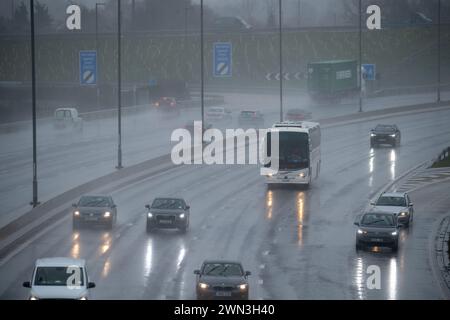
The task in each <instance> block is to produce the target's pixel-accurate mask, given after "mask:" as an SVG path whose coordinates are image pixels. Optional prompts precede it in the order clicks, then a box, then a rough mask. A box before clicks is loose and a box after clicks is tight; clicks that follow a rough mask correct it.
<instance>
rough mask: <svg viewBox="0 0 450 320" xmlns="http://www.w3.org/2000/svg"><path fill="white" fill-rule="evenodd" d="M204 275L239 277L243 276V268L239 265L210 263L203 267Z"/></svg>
mask: <svg viewBox="0 0 450 320" xmlns="http://www.w3.org/2000/svg"><path fill="white" fill-rule="evenodd" d="M203 274H204V275H207V276H223V277H229V276H237V277H240V276H242V275H243V272H242V267H241V266H240V265H239V264H237V263H208V264H205V266H204V267H203Z"/></svg>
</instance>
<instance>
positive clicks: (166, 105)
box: [154, 97, 177, 110]
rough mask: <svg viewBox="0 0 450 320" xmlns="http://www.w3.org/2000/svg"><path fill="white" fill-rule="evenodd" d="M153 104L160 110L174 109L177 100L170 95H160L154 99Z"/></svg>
mask: <svg viewBox="0 0 450 320" xmlns="http://www.w3.org/2000/svg"><path fill="white" fill-rule="evenodd" d="M154 106H155V107H157V108H159V109H161V110H174V109H175V108H176V107H177V100H176V99H175V98H172V97H161V98H159V99H158V100H156V102H155V103H154Z"/></svg>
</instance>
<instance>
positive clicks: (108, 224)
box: [106, 219, 114, 230]
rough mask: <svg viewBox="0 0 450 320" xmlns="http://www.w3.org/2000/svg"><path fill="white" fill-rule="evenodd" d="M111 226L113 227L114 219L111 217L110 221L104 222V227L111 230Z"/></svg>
mask: <svg viewBox="0 0 450 320" xmlns="http://www.w3.org/2000/svg"><path fill="white" fill-rule="evenodd" d="M113 227H114V219H111V221H110V222H108V223H107V224H106V228H107V229H108V230H112V228H113Z"/></svg>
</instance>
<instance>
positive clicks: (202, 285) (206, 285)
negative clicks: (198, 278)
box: [198, 282, 209, 289]
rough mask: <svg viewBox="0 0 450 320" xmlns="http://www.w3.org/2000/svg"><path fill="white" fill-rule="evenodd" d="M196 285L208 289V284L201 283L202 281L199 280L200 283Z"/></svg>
mask: <svg viewBox="0 0 450 320" xmlns="http://www.w3.org/2000/svg"><path fill="white" fill-rule="evenodd" d="M198 286H199V287H200V289H208V287H209V285H208V284H206V283H202V282H200V283H199V284H198Z"/></svg>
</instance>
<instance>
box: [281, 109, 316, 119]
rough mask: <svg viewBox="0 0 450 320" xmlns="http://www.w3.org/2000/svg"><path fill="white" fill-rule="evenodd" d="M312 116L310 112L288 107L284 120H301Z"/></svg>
mask: <svg viewBox="0 0 450 320" xmlns="http://www.w3.org/2000/svg"><path fill="white" fill-rule="evenodd" d="M311 118H312V113H311V112H310V111H306V110H303V109H290V110H288V112H286V119H285V120H286V121H302V120H309V119H311Z"/></svg>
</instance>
